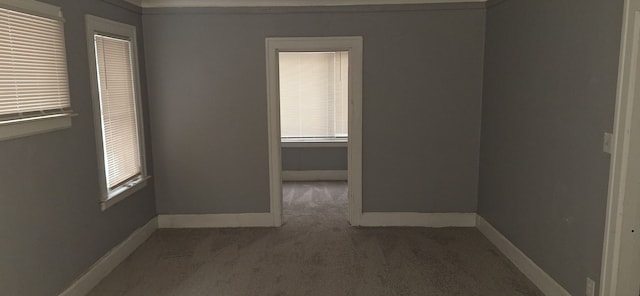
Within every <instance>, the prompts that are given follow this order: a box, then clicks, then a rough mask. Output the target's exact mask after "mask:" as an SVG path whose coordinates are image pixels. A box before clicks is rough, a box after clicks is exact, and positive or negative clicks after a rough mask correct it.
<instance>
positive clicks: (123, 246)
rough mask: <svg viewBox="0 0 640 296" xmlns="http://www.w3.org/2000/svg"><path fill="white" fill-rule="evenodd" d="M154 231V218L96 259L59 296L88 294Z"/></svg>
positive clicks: (155, 221)
mask: <svg viewBox="0 0 640 296" xmlns="http://www.w3.org/2000/svg"><path fill="white" fill-rule="evenodd" d="M156 229H158V220H157V218H155V217H154V218H153V219H151V220H149V222H147V224H145V225H143V226H142V227H140V228H138V229H137V230H136V231H134V232H133V233H131V235H129V237H127V239H125V240H124V241H122V242H121V243H120V244H118V245H117V246H115V247H113V249H111V250H110V251H109V252H107V253H106V254H105V255H104V256H102V258H100V259H98V261H96V263H94V264H93V265H92V266H91V267H89V269H88V270H87V271H86V272H85V273H84V274H82V275H81V276H80V277H79V278H78V279H76V280H75V281H74V282H73V283H72V284H71V285H70V286H69V287H68V288H67V289H66V290H64V291H63V292H62V293H60V296H76V295H77V296H80V295H86V294H87V293H89V292H90V291H91V289H93V288H94V287H95V286H96V285H97V284H98V283H100V281H102V279H104V278H105V277H106V276H107V275H109V273H111V271H113V270H114V269H115V268H116V267H117V266H118V265H119V264H120V263H122V261H124V260H125V259H127V257H129V255H131V254H132V253H133V252H134V251H135V250H136V249H137V248H138V247H139V246H140V245H142V244H143V243H144V242H145V241H146V240H147V239H148V238H149V237H150V236H151V234H152V233H153V232H154V231H155V230H156Z"/></svg>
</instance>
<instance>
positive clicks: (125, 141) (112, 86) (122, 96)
mask: <svg viewBox="0 0 640 296" xmlns="http://www.w3.org/2000/svg"><path fill="white" fill-rule="evenodd" d="M94 42H95V50H96V52H95V54H96V65H97V72H98V73H97V74H98V84H99V91H100V111H101V119H102V139H103V141H102V145H103V152H104V162H105V171H106V182H107V187H108V190H109V191H110V192H111V191H114V190H116V189H118V187H120V186H122V185H123V184H127V183H128V182H131V181H132V180H135V179H137V178H140V177H141V174H142V161H141V157H140V143H139V135H138V121H137V115H136V94H135V89H134V74H133V68H132V67H133V66H132V63H133V61H132V58H131V50H132V49H131V41H129V40H126V39H120V38H113V37H109V36H102V35H99V34H95V35H94Z"/></svg>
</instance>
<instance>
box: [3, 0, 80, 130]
mask: <svg viewBox="0 0 640 296" xmlns="http://www.w3.org/2000/svg"><path fill="white" fill-rule="evenodd" d="M65 54H66V51H65V44H64V28H63V23H62V21H61V20H60V19H56V18H47V17H42V16H36V15H31V14H27V13H23V12H19V11H14V10H9V9H4V8H0V124H2V123H16V122H21V121H25V120H30V119H37V118H51V117H56V116H62V115H68V114H69V113H70V111H71V110H70V107H71V103H70V100H69V84H68V77H67V60H66V56H65Z"/></svg>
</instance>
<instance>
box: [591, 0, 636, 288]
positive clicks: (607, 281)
mask: <svg viewBox="0 0 640 296" xmlns="http://www.w3.org/2000/svg"><path fill="white" fill-rule="evenodd" d="M639 36H640V0H625V1H624V16H623V22H622V37H621V45H620V62H619V66H618V88H617V97H616V114H615V119H614V130H613V134H614V138H613V149H612V151H613V153H612V156H611V169H610V172H609V191H608V195H607V218H606V224H605V233H604V243H603V250H602V268H601V272H600V274H601V276H600V295H637V294H638V290H639V289H640V282H638V278H640V254H639V253H638V248H639V247H640V229H639V228H640V198H639V196H640V186H638V182H637V180H638V177H639V176H640V163H639V162H638V158H639V157H640V155H638V152H637V151H638V149H639V147H640V136H639V135H640V104H638V102H637V100H638V97H639V96H640V91H639V89H638V88H637V81H638V77H639V75H640V73H639V70H640V69H639V68H638V61H639V60H640V55H639V53H640V37H639Z"/></svg>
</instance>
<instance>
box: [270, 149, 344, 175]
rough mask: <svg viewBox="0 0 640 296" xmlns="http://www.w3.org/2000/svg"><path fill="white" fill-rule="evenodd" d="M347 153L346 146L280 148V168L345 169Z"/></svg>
mask: <svg viewBox="0 0 640 296" xmlns="http://www.w3.org/2000/svg"><path fill="white" fill-rule="evenodd" d="M347 153H348V149H347V148H346V147H317V148H309V147H303V148H297V147H296V148H293V147H286V148H282V170H284V171H325V170H334V171H340V170H347Z"/></svg>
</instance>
